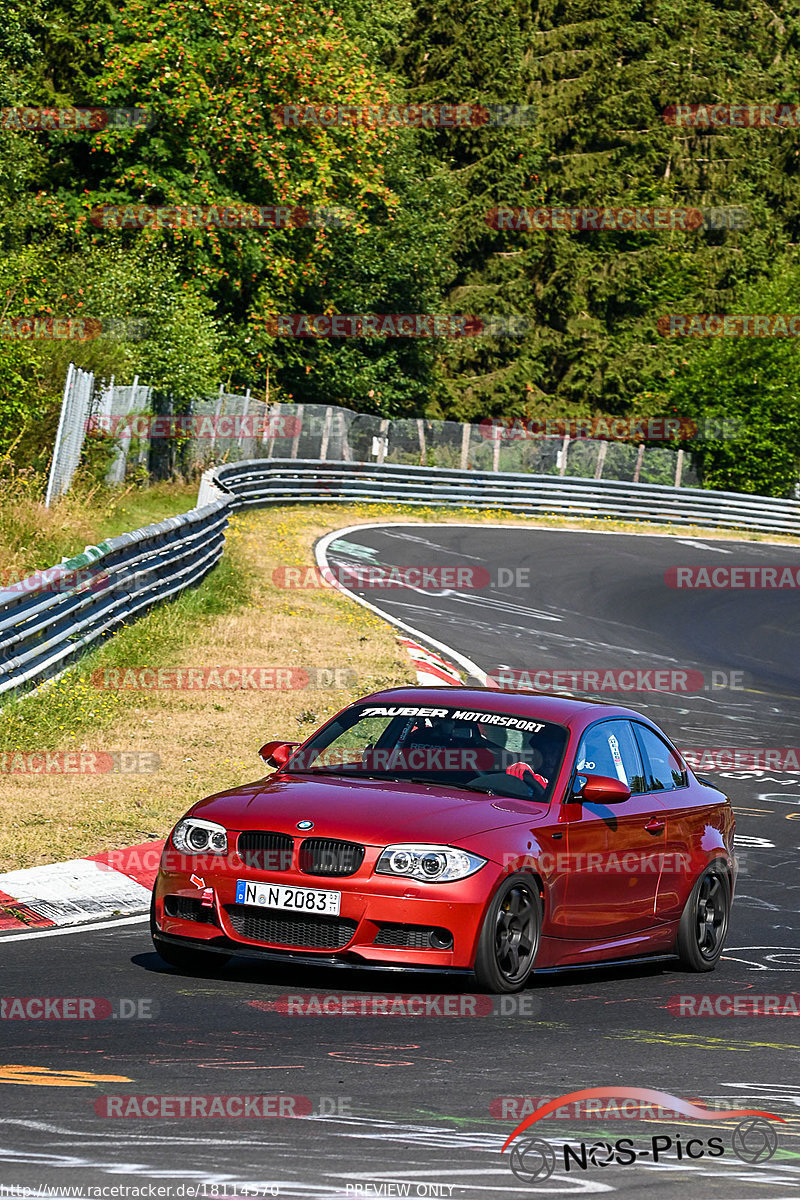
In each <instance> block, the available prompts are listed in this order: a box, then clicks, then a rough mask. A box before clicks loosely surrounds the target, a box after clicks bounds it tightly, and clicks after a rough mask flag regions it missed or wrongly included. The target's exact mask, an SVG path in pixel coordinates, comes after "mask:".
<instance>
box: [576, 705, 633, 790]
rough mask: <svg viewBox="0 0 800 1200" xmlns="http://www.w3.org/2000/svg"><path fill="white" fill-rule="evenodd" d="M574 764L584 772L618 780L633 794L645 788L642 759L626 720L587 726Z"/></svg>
mask: <svg viewBox="0 0 800 1200" xmlns="http://www.w3.org/2000/svg"><path fill="white" fill-rule="evenodd" d="M575 766H576V770H578V771H581V772H585V773H586V774H587V775H609V776H610V777H611V778H612V779H621V780H622V782H623V783H627V785H628V787H629V788H630V789H631V792H633V793H634V794H637V793H639V792H643V791H645V787H644V773H643V771H642V761H641V758H640V757H639V749H638V747H637V745H636V740H635V738H634V736H633V731H632V730H631V727H630V724H629V722H628V721H621V720H618V721H603V722H601V723H600V724H599V725H593V726H592V727H591V729H587V730H586V733H585V734H584V735H583V739H582V741H581V744H580V746H579V747H578V755H577V758H576V759H575Z"/></svg>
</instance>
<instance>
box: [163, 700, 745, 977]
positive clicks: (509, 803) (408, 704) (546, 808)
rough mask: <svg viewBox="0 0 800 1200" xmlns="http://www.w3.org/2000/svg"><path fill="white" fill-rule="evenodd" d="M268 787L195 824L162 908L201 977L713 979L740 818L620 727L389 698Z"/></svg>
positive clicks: (291, 759)
mask: <svg viewBox="0 0 800 1200" xmlns="http://www.w3.org/2000/svg"><path fill="white" fill-rule="evenodd" d="M261 757H262V759H263V760H264V761H265V762H266V764H267V765H268V766H269V767H271V768H273V772H272V773H271V774H269V775H267V776H266V777H265V778H263V779H259V780H258V781H257V782H256V783H250V784H247V785H245V786H243V787H237V788H233V789H231V790H230V791H227V792H220V793H218V794H217V795H215V796H210V797H208V798H207V799H205V800H201V801H200V802H199V803H198V804H196V805H195V806H194V807H193V808H192V809H191V810H190V811H189V812H188V813H187V815H186V816H185V817H183V818H182V819H181V820H180V821H179V822H178V824H177V825H176V826H175V828H174V829H173V831H172V833H171V834H170V837H169V839H168V841H167V843H166V846H165V848H164V854H163V857H162V860H161V865H160V869H159V873H158V878H157V879H156V884H155V888H154V890H153V904H152V917H151V921H152V934H153V943H154V945H155V948H156V950H157V951H158V953H159V954H160V955H161V957H162V958H163V959H164V960H165V961H166V962H167V963H169V964H171V965H172V966H175V967H178V968H181V969H184V970H189V971H203V970H204V969H208V968H209V967H212V966H213V965H214V964H216V965H219V964H220V963H221V962H223V961H224V960H225V959H226V958H230V957H231V956H232V955H234V954H242V955H248V956H255V957H257V958H262V959H266V960H268V961H270V962H271V963H272V966H273V969H274V968H275V966H276V965H277V964H279V963H281V962H283V963H287V962H303V963H305V964H308V963H317V964H327V965H337V966H344V965H347V964H349V965H351V966H360V967H378V968H382V969H384V970H386V969H395V970H397V969H401V970H402V969H403V968H411V969H413V970H415V971H416V970H420V969H426V968H427V969H429V970H434V971H437V972H448V971H450V972H452V971H473V972H474V973H475V975H476V976H477V979H478V982H479V984H480V986H481V987H483V988H485V989H487V990H489V991H492V992H513V991H518V990H519V989H520V988H523V987H524V986H525V985H526V984H527V983H528V981H529V980H530V977H531V975H532V973H533V972H535V971H543V970H553V969H559V968H566V967H575V966H580V965H582V964H587V963H600V962H611V961H617V962H619V961H627V962H629V961H630V960H632V959H642V958H645V957H654V956H655V957H672V956H677V958H678V959H680V960H681V962H682V963H683V965H684V966H685V967H687V968H689V969H690V970H693V971H709V970H711V969H713V967H714V966H715V964H716V962H717V960H718V959H719V956H720V954H721V953H722V948H723V945H724V941H725V936H726V933H727V928H728V918H729V914H730V907H731V901H732V897H733V891H734V884H735V880H736V862H735V858H734V852H733V831H734V819H733V812H732V809H731V805H730V801H729V800H728V798H727V797H726V796H725V795H724V794H723V793H722V792H721V791H719V789H718V788H716V787H714V786H713V785H712V784H710V783H709V782H708V781H706V780H704V779H702V778H698V777H696V776H695V775H693V773H692V771H691V769H690V768H689V767H688V766H687V764H686V762H685V761H684V759H683V758H682V757H681V755H680V754H679V752H678V751H677V750H676V749H675V747H674V746H673V745H672V744H671V743H670V742H669V741H668V739H667V738H666V737H665V736H664V734H663V733H662V732H661V730H660V729H658V728H657V727H656V726H655V725H654V724H653V723H652V721H649V720H648V719H647V718H646V717H642V716H640V715H639V714H638V713H635V712H632V711H631V710H630V709H627V708H618V707H616V706H611V705H607V704H599V703H591V702H588V701H582V700H569V699H563V698H559V697H553V696H540V695H532V694H527V695H523V694H520V693H516V692H513V693H512V692H501V691H495V690H488V689H487V690H483V689H480V688H475V689H472V688H394V689H391V690H389V691H383V692H377V693H375V694H373V695H371V696H367V697H365V698H364V699H362V700H359V701H357V702H356V703H355V704H351V705H349V706H348V707H347V708H345V709H343V710H342V711H341V712H340V713H339V714H338V715H337V716H335V717H334V718H333V719H332V720H331V721H328V722H327V724H325V725H323V726H322V728H321V729H319V730H318V731H317V732H316V733H314V734H312V736H311V737H310V738H309V739H308V740H307V741H305V742H304V743H303V744H302V745H297V744H293V743H288V742H268V743H267V744H266V745H265V746H263V747H262V749H261Z"/></svg>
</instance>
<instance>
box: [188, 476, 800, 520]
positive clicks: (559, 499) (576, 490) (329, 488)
mask: <svg viewBox="0 0 800 1200" xmlns="http://www.w3.org/2000/svg"><path fill="white" fill-rule="evenodd" d="M207 477H208V483H209V484H211V483H212V482H213V483H215V484H216V485H217V486H218V487H219V486H220V485H221V487H222V488H223V489H224V490H225V491H226V492H228V493H231V504H232V506H233V507H234V508H243V507H248V506H252V505H265V504H296V503H298V502H303V501H305V502H308V503H315V504H319V503H325V502H331V503H342V502H347V501H354V500H358V501H361V502H362V503H367V504H370V503H372V504H406V505H418V506H420V507H425V508H440V507H448V508H453V507H456V508H484V509H485V508H501V509H504V510H505V511H508V512H519V513H531V514H535V515H537V516H546V515H548V514H550V513H557V514H559V515H566V516H573V517H609V518H616V519H623V520H626V521H645V522H659V523H664V522H669V523H670V524H677V525H700V526H705V527H707V528H714V529H748V530H753V531H757V532H760V533H788V534H800V502H798V501H795V500H776V499H773V498H772V497H768V496H746V495H743V494H741V493H739V492H717V491H708V490H705V489H703V488H674V487H668V486H665V485H662V484H647V483H622V482H619V481H617V480H612V479H601V480H588V479H577V478H574V477H573V478H570V477H563V478H556V477H554V476H552V475H528V474H523V473H520V474H511V473H508V474H499V473H495V472H489V471H485V472H479V471H458V470H445V469H443V468H440V467H413V466H399V465H395V464H391V463H384V464H383V465H377V464H372V463H350V462H325V463H321V462H319V461H316V460H310V459H302V460H293V461H287V460H286V459H252V460H250V461H249V462H238V463H229V464H227V465H225V466H223V467H219V468H217V469H216V470H215V471H211V472H207ZM216 494H217V495H219V494H220V493H219V491H217V492H216Z"/></svg>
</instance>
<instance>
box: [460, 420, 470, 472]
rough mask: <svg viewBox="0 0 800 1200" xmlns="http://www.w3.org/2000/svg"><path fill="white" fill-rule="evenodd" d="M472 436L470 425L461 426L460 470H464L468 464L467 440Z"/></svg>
mask: <svg viewBox="0 0 800 1200" xmlns="http://www.w3.org/2000/svg"><path fill="white" fill-rule="evenodd" d="M471 436H472V426H471V425H462V426H461V470H462V471H466V469H467V467H468V465H469V440H470V437H471Z"/></svg>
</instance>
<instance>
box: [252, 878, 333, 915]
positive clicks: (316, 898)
mask: <svg viewBox="0 0 800 1200" xmlns="http://www.w3.org/2000/svg"><path fill="white" fill-rule="evenodd" d="M236 903H237V904H255V905H257V906H258V907H259V908H286V909H290V910H291V911H292V912H304V913H312V912H313V913H327V915H328V916H333V917H338V915H339V908H340V906H341V903H342V893H341V892H323V891H321V890H320V889H319V888H298V887H284V886H278V885H276V884H272V883H249V882H248V880H246V879H237V880H236Z"/></svg>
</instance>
